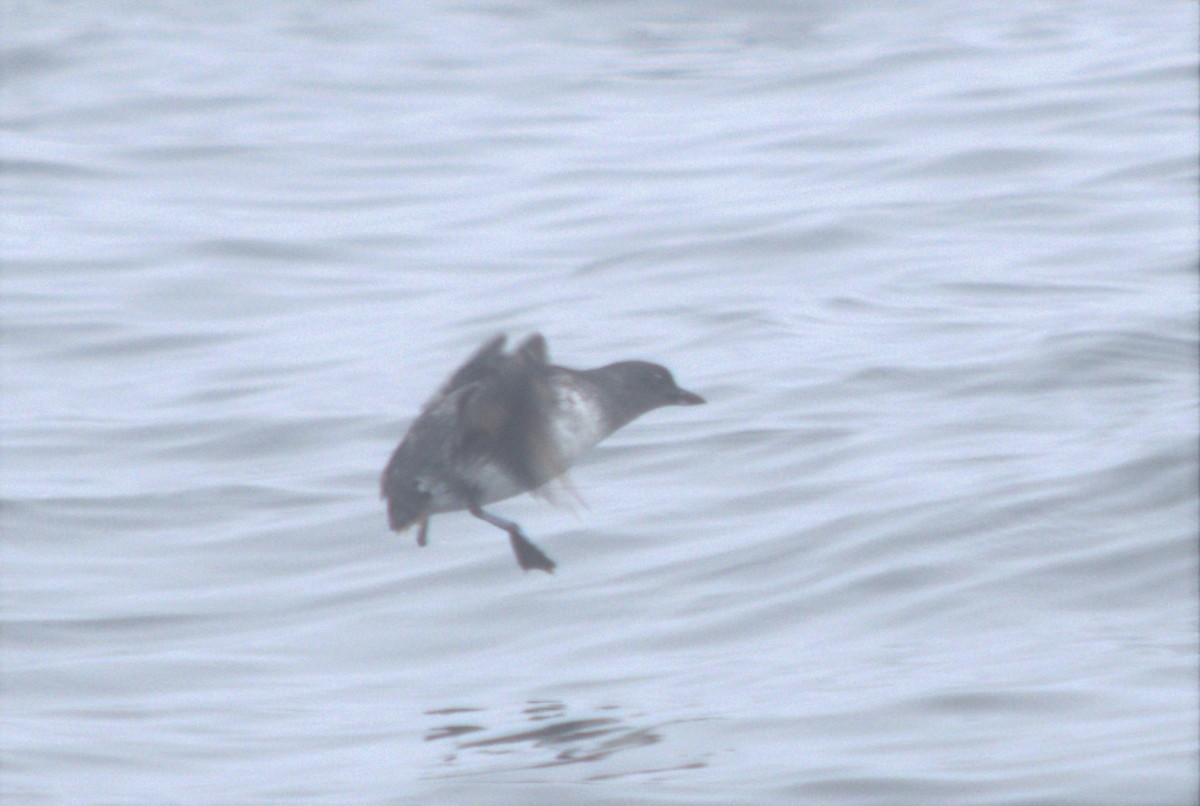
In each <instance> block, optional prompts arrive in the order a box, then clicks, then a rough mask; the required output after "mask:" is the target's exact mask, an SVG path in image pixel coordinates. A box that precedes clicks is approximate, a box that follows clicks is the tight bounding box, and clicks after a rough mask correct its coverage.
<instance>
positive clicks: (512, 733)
mask: <svg viewBox="0 0 1200 806" xmlns="http://www.w3.org/2000/svg"><path fill="white" fill-rule="evenodd" d="M619 712H620V709H619V708H618V707H617V706H615V705H605V706H601V707H599V708H596V709H594V712H593V713H589V714H586V715H577V716H572V715H569V714H568V713H567V706H566V705H565V704H563V703H561V702H558V701H557V700H530V701H529V702H527V703H526V704H525V707H524V708H523V709H522V711H521V713H522V716H523V722H522V724H521V725H520V726H519V728H517V729H512V726H511V725H508V726H506V728H507V729H500V728H496V727H489V726H488V725H487V724H485V720H484V718H483V717H484V712H483V710H482V709H479V708H439V709H435V710H430V711H426V712H425V714H426V716H435V717H448V719H446V720H445V721H442V722H441V723H440V724H438V725H436V726H434V727H433V728H431V729H430V730H429V731H427V732H426V734H425V741H427V742H437V741H450V742H453V745H454V746H453V749H452V750H450V752H448V753H447V754H446V755H445V756H443V757H442V764H443V765H444V766H447V767H449V766H455V765H457V764H460V763H466V762H467V760H468V758H469V757H470V756H476V757H478V758H497V760H499V758H502V757H515V758H513V759H512V760H513V761H517V762H518V763H517V764H516V765H515V767H516V768H518V769H544V768H547V767H558V766H562V765H564V764H580V763H583V762H588V761H600V760H602V759H606V758H609V757H610V756H612V755H614V754H615V753H619V752H621V751H624V750H632V749H634V748H639V747H647V746H649V745H653V744H658V743H659V742H661V741H662V740H663V737H662V733H661V732H660V731H661V729H662V728H663V727H665V726H667V725H669V724H671V723H669V722H668V723H659V724H656V725H637V724H633V722H632V721H631V720H630V718H629V717H627V716H622V715H620V713H619ZM481 734H482V735H481ZM703 766H705V764H704V762H702V761H696V762H692V763H688V764H683V765H680V766H676V767H672V768H670V769H654V770H639V771H637V772H635V773H633V774H644V773H651V772H668V771H670V770H683V769H696V768H699V767H703ZM608 777H613V776H611V775H601V776H595V778H596V779H600V778H608Z"/></svg>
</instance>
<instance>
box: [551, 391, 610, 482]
mask: <svg viewBox="0 0 1200 806" xmlns="http://www.w3.org/2000/svg"><path fill="white" fill-rule="evenodd" d="M554 392H555V401H554V402H555V406H556V407H557V412H556V415H557V416H555V418H554V441H555V443H557V446H558V450H559V455H560V456H561V457H562V459H563V461H564V462H565V463H566V464H567V465H571V464H573V463H574V462H575V460H576V459H578V458H579V457H580V456H581V455H583V454H584V453H586V452H587V451H589V450H591V449H592V448H593V447H595V445H596V443H597V442H599V441H600V440H602V439H604V438H605V437H606V436H608V434H609V431H608V428H607V423H606V421H605V417H604V412H603V411H602V410H601V408H600V406H599V404H598V403H597V402H596V400H595V399H594V398H592V397H591V396H590V395H588V394H586V393H584V392H581V391H580V390H579V388H578V387H576V386H573V385H556V386H555V390H554Z"/></svg>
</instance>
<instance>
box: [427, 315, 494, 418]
mask: <svg viewBox="0 0 1200 806" xmlns="http://www.w3.org/2000/svg"><path fill="white" fill-rule="evenodd" d="M505 340H506V337H505V335H504V334H503V333H500V334H498V335H496V336H493V337H492V338H490V339H488V340H487V341H485V342H484V343H483V344H482V345H480V346H479V349H478V350H476V351H475V352H474V353H472V354H471V357H470V358H468V359H467V360H466V361H465V362H464V363H463V365H462V366H461V367H459V368H458V369H456V370H455V371H454V374H453V375H451V376H450V377H449V378H447V379H446V380H445V382H444V383H443V384H442V385H441V386H439V387H438V390H437V391H436V392H434V393H433V397H431V398H429V400H428V401H426V403H425V405H424V407H422V409H421V411H422V412H425V411H429V410H430V409H432V408H434V407H435V406H437V405H438V404H439V403H441V402H442V401H443V400H445V399H446V398H447V397H448V396H449V395H450V394H451V393H452V392H454V391H455V390H456V389H460V388H461V387H463V386H466V385H467V384H470V383H474V382H476V381H479V380H482V379H484V378H486V377H488V375H490V374H492V373H494V372H495V371H496V368H497V367H498V366H499V365H500V364H501V363H502V362H503V361H505V360H507V356H505V355H504V342H505Z"/></svg>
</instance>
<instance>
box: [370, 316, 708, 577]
mask: <svg viewBox="0 0 1200 806" xmlns="http://www.w3.org/2000/svg"><path fill="white" fill-rule="evenodd" d="M504 344H505V336H504V335H499V336H496V337H494V338H492V339H490V340H488V341H486V342H484V344H483V346H481V347H480V348H479V349H478V350H476V351H475V353H474V355H472V356H471V357H470V358H468V359H467V362H466V363H465V364H463V365H462V366H461V367H459V368H458V370H457V371H455V373H454V374H453V375H451V376H450V378H449V379H448V380H447V381H446V382H445V383H443V384H442V386H441V388H440V389H438V390H437V392H436V393H435V394H434V395H433V397H432V398H430V399H429V401H428V402H427V403H426V404H425V406H424V408H422V409H421V413H420V414H419V415H418V416H417V419H416V420H414V421H413V423H412V425H411V426H410V427H409V429H408V433H407V434H405V435H404V439H403V440H402V441H401V442H400V444H399V446H397V447H396V450H395V451H394V452H393V453H392V458H391V459H390V460H389V461H388V463H387V467H386V468H384V471H383V478H382V479H381V483H380V493H381V497H382V498H386V499H387V510H388V524H389V525H390V526H391V528H392V529H393V530H395V531H397V532H402V531H404V530H405V529H407V528H408V527H409V526H412V525H413V524H418V527H419V528H418V531H417V545H419V546H424V545H425V544H426V542H427V541H428V538H429V518H430V517H431V516H432V515H435V514H437V513H439V512H454V511H457V510H462V509H465V510H467V511H469V512H470V513H471V514H472V515H474V516H475V517H477V518H480V519H481V520H485V521H487V522H488V523H490V524H492V525H493V526H496V527H499V528H501V529H503V530H505V531H506V532H508V538H509V542H510V543H512V547H513V551H514V552H515V553H516V555H517V564H518V565H520V566H521V568H523V569H525V570H526V571H528V570H529V569H531V568H537V569H540V570H542V571H546V572H553V571H554V561H553V560H551V559H550V558H549V557H547V556H546V555H545V554H544V553H542V551H541V549H539V548H538V547H537V546H535V545H534V544H533V543H531V542H529V539H528V538H527V537H525V535H524V534H523V533H522V532H521V527H520V526H518V525H517V524H516V523H513V522H512V521H509V520H505V519H504V518H501V517H498V516H496V515H493V514H491V513H490V512H487V511H486V510H484V509H483V506H484V504H490V503H492V502H494V501H503V500H504V499H506V498H511V497H513V496H515V495H519V494H520V493H523V492H526V491H530V492H535V493H536V492H538V491H539V489H541V488H543V487H544V485H546V484H547V482H550V481H552V480H554V479H556V478H558V477H559V476H561V475H562V474H563V473H565V472H566V470H567V468H569V467H570V466H571V465H572V464H573V463H574V462H575V460H576V459H578V458H579V456H580V455H582V454H583V453H584V452H586V451H587V450H588V449H590V448H592V447H593V446H594V445H596V443H598V442H600V440H602V439H604V438H605V437H607V436H608V435H609V434H611V433H612V432H614V431H616V430H617V429H618V428H620V427H621V426H623V425H625V424H627V423H629V422H630V421H632V420H634V419H636V418H637V417H640V416H641V415H643V414H645V413H646V412H648V411H651V410H653V409H657V408H659V407H660V406H694V405H697V404H699V403H703V402H705V401H704V398H702V397H700V395H697V394H695V393H694V392H689V391H687V390H686V389H681V388H679V387H678V386H677V385H676V384H675V379H674V378H673V377H672V376H671V373H670V372H669V371H668V370H667V368H666V367H662V366H659V365H658V364H651V363H649V362H647V361H619V362H617V363H615V364H609V365H607V366H603V367H598V368H597V369H588V370H575V369H567V368H566V367H560V366H556V365H554V364H551V363H550V359H549V354H548V352H547V349H546V340H545V339H544V338H543V337H542V335H541V334H540V333H534V334H533V335H532V336H530V337H529V338H527V339H526V340H525V341H523V342H522V343H521V344H520V345H519V346H518V347H517V348H516V349H515V350H513V351H512V352H510V353H505V352H504Z"/></svg>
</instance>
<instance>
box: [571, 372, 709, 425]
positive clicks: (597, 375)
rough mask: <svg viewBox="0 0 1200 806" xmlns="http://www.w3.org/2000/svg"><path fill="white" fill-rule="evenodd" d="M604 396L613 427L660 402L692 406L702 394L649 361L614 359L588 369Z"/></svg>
mask: <svg viewBox="0 0 1200 806" xmlns="http://www.w3.org/2000/svg"><path fill="white" fill-rule="evenodd" d="M585 374H586V375H588V376H590V380H591V381H593V382H594V383H595V384H596V386H597V388H598V389H599V391H600V394H601V395H602V397H603V399H604V404H605V407H606V408H607V409H608V414H609V416H610V417H611V418H612V420H613V424H612V425H613V428H620V427H621V426H623V425H625V424H626V423H628V422H629V421H630V420H633V419H634V418H636V417H640V416H641V415H643V414H645V413H646V412H648V411H652V410H654V409H657V408H659V407H660V406H696V405H699V404H700V403H704V402H705V400H704V398H702V397H700V395H698V394H696V393H695V392H689V391H688V390H686V389H681V388H679V386H678V385H676V383H675V378H673V377H672V376H671V372H670V370H668V369H667V368H666V367H664V366H661V365H659V364H651V363H650V362H649V361H618V362H617V363H616V364H609V365H608V366H606V367H600V368H599V369H593V370H588V371H587V372H586V373H585Z"/></svg>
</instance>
